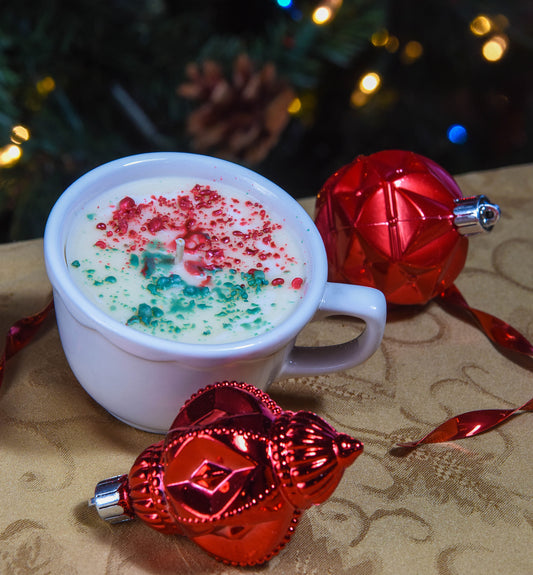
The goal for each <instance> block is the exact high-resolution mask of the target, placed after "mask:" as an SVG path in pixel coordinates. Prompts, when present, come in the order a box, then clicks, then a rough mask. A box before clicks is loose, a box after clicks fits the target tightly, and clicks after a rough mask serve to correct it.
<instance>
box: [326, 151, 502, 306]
mask: <svg viewBox="0 0 533 575" xmlns="http://www.w3.org/2000/svg"><path fill="white" fill-rule="evenodd" d="M499 215H500V211H499V208H498V206H495V205H493V204H491V203H490V202H489V201H488V200H487V198H485V197H484V196H477V197H475V198H463V195H462V193H461V190H460V189H459V186H458V185H457V183H456V182H455V180H454V179H453V178H452V176H451V175H450V174H448V173H447V172H446V171H445V170H444V169H443V168H441V167H440V166H439V165H438V164H436V163H435V162H433V161H432V160H430V159H428V158H425V157H423V156H420V155H419V154H415V153H413V152H408V151H402V150H390V151H382V152H378V153H375V154H372V155H369V156H359V157H357V158H356V159H355V160H354V161H353V162H352V163H350V164H348V165H346V166H344V167H342V168H341V169H340V170H339V171H338V172H336V173H335V174H333V175H332V176H331V177H330V178H329V179H328V180H327V181H326V183H325V184H324V186H323V187H322V189H321V190H320V192H319V194H318V197H317V202H316V213H315V223H316V225H317V227H318V229H319V231H320V233H321V235H322V238H323V240H324V243H325V246H326V252H327V255H328V261H329V279H330V281H338V282H347V283H353V284H360V285H366V286H370V287H375V288H377V289H379V290H381V291H382V292H383V293H384V294H385V297H386V299H387V301H388V302H389V303H392V304H424V303H426V302H428V301H429V300H430V299H432V298H433V297H435V296H436V295H437V294H439V293H441V292H442V291H444V290H445V289H446V288H447V287H449V286H451V285H452V284H453V282H454V280H455V278H456V277H457V276H458V275H459V273H460V272H461V270H462V269H463V266H464V263H465V260H466V254H467V249H468V238H467V235H471V234H473V233H478V232H480V231H488V230H490V229H492V227H493V225H494V223H495V222H496V221H497V220H498V218H499Z"/></svg>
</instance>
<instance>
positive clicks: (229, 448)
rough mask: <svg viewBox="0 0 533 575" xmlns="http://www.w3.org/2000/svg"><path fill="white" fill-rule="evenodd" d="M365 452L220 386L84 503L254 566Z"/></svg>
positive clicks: (250, 393)
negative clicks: (120, 473)
mask: <svg viewBox="0 0 533 575" xmlns="http://www.w3.org/2000/svg"><path fill="white" fill-rule="evenodd" d="M362 451H363V446H362V444H361V443H360V442H359V441H357V440H355V439H353V438H351V437H349V436H348V435H345V434H342V433H337V432H336V431H335V430H334V429H333V428H332V427H331V426H330V425H329V424H328V423H326V422H325V421H324V420H323V419H321V418H320V417H318V416H317V415H314V414H313V413H310V412H307V411H299V412H291V411H283V410H282V409H281V408H280V407H279V406H278V405H277V404H276V403H275V402H274V401H273V400H272V399H270V397H269V396H268V395H267V394H266V393H264V392H262V391H259V390H257V389H256V388H254V387H253V386H251V385H248V384H245V383H235V382H232V383H228V382H222V383H217V384H214V385H212V386H210V387H207V388H205V389H204V390H202V391H200V392H198V393H197V394H196V395H194V396H193V397H192V398H191V399H190V400H189V401H188V402H187V403H186V404H185V406H184V407H183V408H182V409H181V411H180V412H179V414H178V416H177V417H176V419H175V421H174V423H173V424H172V426H171V428H170V431H169V432H168V434H167V436H166V437H165V439H164V440H162V441H160V442H158V443H156V444H154V445H152V446H151V447H149V448H148V449H146V450H145V451H144V452H143V453H142V454H141V455H140V456H139V457H138V458H137V460H136V461H135V463H134V465H133V467H132V468H131V470H130V472H129V475H122V476H117V477H113V478H111V479H107V480H104V481H102V482H100V483H99V484H98V485H97V486H96V490H95V496H94V498H93V499H92V500H91V504H92V505H94V506H96V508H97V510H98V513H99V514H100V516H101V517H103V518H104V519H106V520H107V521H110V522H111V523H117V522H121V521H125V520H129V519H132V518H134V517H138V518H140V519H142V520H143V521H145V522H146V523H147V524H148V525H150V526H151V527H152V528H154V529H156V530H158V531H162V532H164V533H175V534H180V535H186V536H188V537H189V538H191V539H192V540H193V541H195V542H196V543H197V544H198V545H199V546H200V547H202V548H203V549H205V550H206V551H207V552H209V553H210V554H212V555H213V556H214V557H216V558H217V559H219V560H221V561H224V562H226V563H229V564H232V565H255V564H259V563H263V562H265V561H267V560H268V559H270V558H271V557H272V556H273V555H275V554H276V553H278V552H279V551H280V550H281V549H282V548H283V547H284V546H285V545H286V544H287V542H288V541H289V540H290V538H291V536H292V534H293V533H294V530H295V528H296V526H297V524H298V520H299V517H300V515H301V513H302V511H303V510H305V509H307V508H309V507H311V506H312V505H314V504H318V503H322V502H323V501H325V500H326V499H327V498H328V497H329V496H330V495H331V494H332V493H333V491H334V490H335V488H336V487H337V485H338V483H339V481H340V480H341V478H342V475H343V473H344V470H345V469H346V467H348V466H349V465H351V464H352V463H353V462H354V461H355V459H356V458H357V456H358V455H360V454H361V453H362Z"/></svg>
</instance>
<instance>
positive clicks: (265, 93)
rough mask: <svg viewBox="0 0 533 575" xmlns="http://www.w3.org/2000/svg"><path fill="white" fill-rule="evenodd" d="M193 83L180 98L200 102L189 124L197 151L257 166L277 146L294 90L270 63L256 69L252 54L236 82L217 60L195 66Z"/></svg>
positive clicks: (181, 89)
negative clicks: (228, 75)
mask: <svg viewBox="0 0 533 575" xmlns="http://www.w3.org/2000/svg"><path fill="white" fill-rule="evenodd" d="M186 75H187V77H188V81H186V82H184V83H183V84H181V85H180V86H178V88H177V90H176V91H177V93H178V95H180V96H182V97H184V98H187V99H189V100H194V101H198V102H199V103H200V106H199V107H198V108H196V109H195V110H194V111H193V112H192V113H191V114H190V116H189V118H188V120H187V132H188V134H189V135H190V136H191V138H192V146H193V148H194V149H195V150H196V151H197V152H201V153H206V152H209V153H213V154H216V155H217V156H219V157H222V158H226V159H229V160H235V161H238V160H242V161H244V162H246V163H247V164H257V163H259V162H260V161H261V160H263V159H264V158H265V157H266V156H267V154H268V153H269V152H270V150H271V149H272V148H273V147H274V146H275V145H276V143H277V142H278V140H279V137H280V135H281V133H282V131H283V129H284V128H285V126H286V125H287V123H288V121H289V112H288V106H289V104H290V103H291V102H292V100H293V99H294V97H295V93H294V90H293V89H292V88H291V87H290V86H289V85H288V84H287V83H286V82H284V81H283V80H281V79H279V78H278V77H277V74H276V69H275V66H274V65H273V64H271V63H267V64H265V65H264V66H263V68H262V69H261V70H259V71H256V70H255V69H254V66H253V64H252V62H251V60H250V58H249V57H248V56H247V55H246V54H242V55H240V56H238V57H237V58H236V60H235V62H234V64H233V77H232V78H231V79H227V78H225V77H224V74H223V72H222V68H221V66H220V65H219V64H218V63H217V62H214V61H212V60H207V61H205V62H203V64H202V66H201V67H200V66H198V64H196V63H193V64H189V66H188V67H187V70H186Z"/></svg>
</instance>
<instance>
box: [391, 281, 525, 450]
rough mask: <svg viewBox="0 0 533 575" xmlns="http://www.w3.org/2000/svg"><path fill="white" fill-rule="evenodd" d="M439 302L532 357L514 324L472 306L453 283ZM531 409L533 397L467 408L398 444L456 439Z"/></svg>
mask: <svg viewBox="0 0 533 575" xmlns="http://www.w3.org/2000/svg"><path fill="white" fill-rule="evenodd" d="M437 301H438V303H440V304H441V305H442V306H444V307H446V308H451V310H452V311H456V312H462V313H463V314H465V315H466V316H467V317H468V318H469V319H470V320H472V321H473V322H474V323H475V324H476V325H477V326H478V327H479V328H480V329H481V330H482V331H483V332H484V333H485V335H486V336H487V337H488V338H489V339H490V341H492V343H493V344H495V345H496V346H498V347H501V348H503V349H504V350H507V351H512V352H517V353H519V354H522V355H524V356H525V357H528V358H530V359H533V346H532V345H531V343H530V342H529V341H528V340H527V339H526V338H525V337H524V336H523V335H522V334H521V333H520V332H518V331H517V330H516V329H515V328H514V327H512V326H511V325H509V324H508V323H506V322H504V321H502V320H501V319H498V318H497V317H494V316H492V315H490V314H488V313H486V312H484V311H481V310H478V309H475V308H472V307H470V306H469V305H468V303H467V301H466V300H465V298H464V297H463V295H462V294H461V292H460V291H459V290H458V289H457V287H456V286H455V285H452V286H450V287H449V288H447V289H446V290H445V291H443V292H442V293H441V294H440V295H439V296H438V297H437ZM526 411H533V398H532V399H530V400H529V401H528V402H527V403H525V404H524V405H522V406H520V407H517V408H516V409H481V410H478V411H468V412H467V413H462V414H461V415H457V416H455V417H452V418H451V419H449V420H447V421H445V422H444V423H442V424H441V425H439V426H438V427H436V428H435V429H434V430H433V431H431V432H430V433H428V434H427V435H426V436H424V437H422V438H421V439H418V440H417V441H411V442H407V443H399V444H398V445H399V446H400V447H417V446H418V445H421V444H423V443H440V442H444V441H455V440H456V439H465V438H467V437H473V436H474V435H479V434H480V433H483V432H485V431H488V430H489V429H492V428H493V427H496V426H497V425H499V424H500V423H503V422H504V421H506V420H507V419H509V418H510V417H512V416H514V415H517V414H518V413H520V412H526Z"/></svg>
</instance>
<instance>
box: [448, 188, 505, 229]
mask: <svg viewBox="0 0 533 575" xmlns="http://www.w3.org/2000/svg"><path fill="white" fill-rule="evenodd" d="M453 214H454V216H455V217H454V220H453V223H454V224H455V226H456V228H457V231H458V232H459V233H460V234H461V235H462V236H472V235H474V234H479V233H481V232H490V231H491V230H492V228H493V227H494V225H495V224H496V223H497V222H498V220H499V219H500V216H501V210H500V208H499V206H497V205H496V204H493V203H491V202H490V200H489V199H488V198H487V197H486V196H472V197H469V198H460V199H458V200H455V208H454V209H453Z"/></svg>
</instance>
